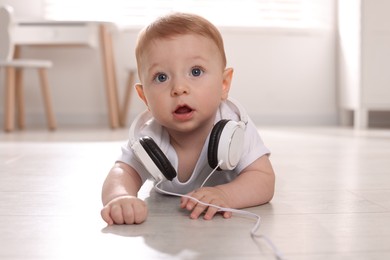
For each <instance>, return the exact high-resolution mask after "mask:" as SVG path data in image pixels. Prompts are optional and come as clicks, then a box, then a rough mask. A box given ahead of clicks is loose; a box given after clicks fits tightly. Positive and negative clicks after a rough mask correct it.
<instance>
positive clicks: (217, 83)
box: [137, 34, 231, 132]
mask: <svg viewBox="0 0 390 260" xmlns="http://www.w3.org/2000/svg"><path fill="white" fill-rule="evenodd" d="M140 64H141V67H140V68H139V72H140V80H141V83H142V87H140V86H139V87H137V90H138V93H139V95H140V97H141V98H142V99H143V100H144V102H145V103H146V104H147V106H148V108H149V110H150V111H151V112H152V114H153V116H154V118H155V119H156V120H157V121H158V122H159V123H160V124H161V125H163V126H165V127H166V128H168V129H172V130H174V131H179V132H186V131H193V130H196V129H197V128H199V127H202V126H203V125H205V124H206V125H208V126H210V125H212V124H213V123H214V117H215V113H216V111H217V109H218V106H219V104H220V102H221V100H224V99H226V98H227V95H228V91H229V88H230V76H231V73H230V74H229V73H228V72H227V70H225V69H224V67H223V62H222V57H221V54H220V52H219V49H218V47H217V46H216V44H215V43H214V42H213V41H212V40H210V39H208V38H206V37H203V36H200V35H193V34H188V35H180V36H176V37H174V38H169V39H158V40H155V41H154V42H152V43H150V44H149V46H148V47H147V49H146V50H145V51H144V52H143V54H142V55H141V57H140Z"/></svg>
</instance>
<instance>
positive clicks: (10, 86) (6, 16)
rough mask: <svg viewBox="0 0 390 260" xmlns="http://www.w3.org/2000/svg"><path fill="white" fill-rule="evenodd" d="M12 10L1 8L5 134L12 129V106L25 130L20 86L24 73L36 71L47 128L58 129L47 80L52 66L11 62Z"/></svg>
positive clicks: (0, 59) (0, 62)
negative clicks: (27, 70)
mask: <svg viewBox="0 0 390 260" xmlns="http://www.w3.org/2000/svg"><path fill="white" fill-rule="evenodd" d="M14 26H15V24H14V21H13V8H12V7H10V6H6V5H5V6H0V39H1V40H0V68H5V95H4V98H5V100H4V104H5V108H4V131H6V132H9V131H13V130H14V124H15V123H14V119H15V107H16V105H17V108H18V109H17V112H18V113H17V115H18V126H19V128H21V129H23V128H24V127H25V118H24V110H25V109H24V92H23V86H22V80H23V74H22V72H23V70H24V69H36V70H37V71H38V75H39V78H40V81H41V90H42V94H43V101H44V106H45V110H46V117H47V123H48V128H49V129H50V130H54V129H56V127H57V124H56V120H55V116H54V113H53V108H52V100H51V94H50V88H49V84H48V78H47V69H48V68H50V67H52V62H51V61H48V60H35V59H34V60H31V59H29V60H27V59H14V58H13V57H14V51H15V46H14V44H13V39H12V37H13V35H12V32H13V28H14Z"/></svg>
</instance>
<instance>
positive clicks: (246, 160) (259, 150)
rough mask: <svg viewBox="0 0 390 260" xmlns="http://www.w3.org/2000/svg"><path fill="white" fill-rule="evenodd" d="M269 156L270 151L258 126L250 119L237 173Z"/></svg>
mask: <svg viewBox="0 0 390 260" xmlns="http://www.w3.org/2000/svg"><path fill="white" fill-rule="evenodd" d="M269 154H270V151H269V150H268V148H267V147H266V146H265V145H264V143H263V140H262V139H261V137H260V135H259V132H258V130H257V128H256V125H255V124H254V123H253V122H252V120H251V119H249V120H248V124H247V127H246V129H245V136H244V148H243V153H242V156H241V159H240V161H239V162H238V164H237V167H236V168H235V171H236V172H237V173H238V174H239V173H241V172H242V170H244V169H245V168H246V167H248V166H249V165H250V164H251V163H253V162H254V161H255V160H257V159H258V158H260V157H261V156H263V155H269Z"/></svg>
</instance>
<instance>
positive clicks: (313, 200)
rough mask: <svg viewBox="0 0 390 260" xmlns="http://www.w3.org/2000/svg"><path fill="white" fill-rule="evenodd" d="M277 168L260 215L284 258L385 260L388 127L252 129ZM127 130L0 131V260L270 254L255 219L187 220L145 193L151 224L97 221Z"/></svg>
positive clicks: (389, 251) (388, 245) (174, 206)
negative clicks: (254, 231)
mask: <svg viewBox="0 0 390 260" xmlns="http://www.w3.org/2000/svg"><path fill="white" fill-rule="evenodd" d="M259 130H260V133H261V134H262V137H263V139H264V141H265V143H266V145H267V146H268V147H269V148H270V149H271V151H272V156H271V160H272V163H273V165H274V168H275V171H276V173H277V185H276V186H277V187H276V194H275V197H274V199H273V201H272V203H270V204H267V205H263V206H260V207H255V208H250V209H247V210H248V211H251V212H254V213H256V214H258V215H260V216H261V221H262V222H261V227H260V230H259V234H264V235H266V236H267V237H268V238H269V239H270V240H271V241H272V242H273V243H274V244H275V245H276V247H277V248H278V249H279V251H280V252H281V253H282V254H283V256H284V259H291V260H292V259H308V260H309V259H310V260H313V259H314V260H329V259H353V260H360V259H361V260H363V259H364V260H367V259H378V260H379V259H381V260H382V259H390V130H389V129H387V130H385V129H384V130H369V131H355V130H353V129H346V128H285V127H273V128H271V127H266V128H259ZM126 137H127V130H115V131H111V130H105V129H102V130H96V129H95V130H88V129H84V130H79V131H75V130H61V129H60V130H58V131H57V132H54V133H50V132H47V131H46V130H44V129H43V130H41V131H40V130H26V131H24V132H14V133H9V134H4V133H0V259H115V260H117V259H275V258H276V257H275V255H274V250H272V249H271V247H270V246H269V244H268V243H267V242H266V241H265V240H264V239H252V238H251V236H250V230H251V229H252V227H253V225H254V224H255V220H254V219H252V218H249V217H245V216H240V215H234V217H233V218H232V219H229V220H225V219H222V217H220V216H218V217H216V218H215V219H214V220H212V221H205V220H203V219H199V220H190V219H189V218H188V213H187V212H185V211H182V210H180V209H179V198H176V197H169V196H163V195H159V194H156V193H155V191H154V190H152V191H150V190H151V187H152V186H151V183H147V184H146V185H145V186H144V187H143V189H142V191H141V196H142V197H144V198H145V199H146V201H147V204H148V205H149V210H150V214H149V217H148V220H147V221H146V222H145V223H144V224H142V225H136V226H125V225H122V226H111V227H106V225H105V223H104V222H103V221H102V220H101V218H100V209H101V201H100V190H101V185H102V182H103V180H104V178H105V176H106V174H107V172H108V170H109V168H110V167H111V165H112V163H113V161H114V160H115V158H116V156H117V155H118V153H119V151H120V145H121V144H122V143H123V142H124V140H125V139H126Z"/></svg>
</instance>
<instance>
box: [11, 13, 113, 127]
mask: <svg viewBox="0 0 390 260" xmlns="http://www.w3.org/2000/svg"><path fill="white" fill-rule="evenodd" d="M111 28H114V26H113V25H112V24H111V23H106V22H88V21H49V20H39V21H18V22H17V25H16V27H15V30H14V42H15V43H16V49H15V58H18V57H20V56H21V52H20V49H21V47H22V46H38V45H43V46H69V47H75V46H76V47H77V46H87V47H94V48H100V49H101V55H102V64H103V68H102V70H103V74H104V78H105V91H106V95H107V106H108V116H109V124H110V127H111V128H118V127H119V126H120V120H119V119H120V109H119V102H118V91H117V80H116V74H115V60H114V50H113V45H112V37H111V33H110V29H111Z"/></svg>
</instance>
